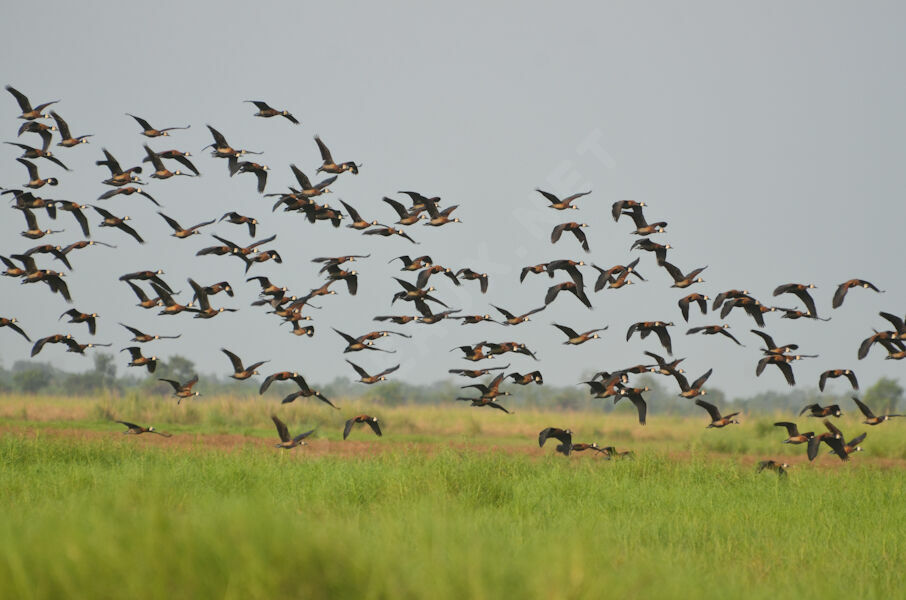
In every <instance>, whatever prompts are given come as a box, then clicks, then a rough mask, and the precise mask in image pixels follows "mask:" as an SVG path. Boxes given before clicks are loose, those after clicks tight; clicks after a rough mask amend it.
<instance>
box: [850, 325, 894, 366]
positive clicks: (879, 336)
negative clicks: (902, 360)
mask: <svg viewBox="0 0 906 600" xmlns="http://www.w3.org/2000/svg"><path fill="white" fill-rule="evenodd" d="M899 338H900V334H898V333H897V332H896V331H878V330H874V334H873V335H870V336H869V337H867V338H865V339H864V340H862V343H861V344H859V353H858V356H859V360H862V359H863V358H865V357H866V356H868V352H869V351H870V350H871V347H872V346H873V345H874V344H875V343H879V342H880V343H883V342H885V341H890V340H898V339H899Z"/></svg>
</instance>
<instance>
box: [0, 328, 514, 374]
mask: <svg viewBox="0 0 906 600" xmlns="http://www.w3.org/2000/svg"><path fill="white" fill-rule="evenodd" d="M18 322H19V321H18V319H15V318H13V319H8V318H6V317H0V327H9V328H10V329H12V330H13V331H15V332H16V333H18V334H19V335H21V336H22V337H24V338H25V339H26V340H28V341H29V342H30V341H31V338H30V337H28V334H27V333H25V332H24V331H22V328H21V327H19V326H18V325H16V323H18ZM501 368H502V367H501Z"/></svg>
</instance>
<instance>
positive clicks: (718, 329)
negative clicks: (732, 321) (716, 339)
mask: <svg viewBox="0 0 906 600" xmlns="http://www.w3.org/2000/svg"><path fill="white" fill-rule="evenodd" d="M729 328H730V326H729V325H726V324H724V325H702V326H700V327H690V328H689V330H688V331H687V332H686V335H694V334H696V333H701V334H703V335H716V334H718V333H719V334H721V335H724V336H726V337H728V338H730V339H731V340H733V341H734V342H736V343H737V344H738V345H740V346H742V345H743V344H742V343H740V341H739V340H737V339H736V338H735V337H734V336H733V334H732V333H730V332H729V331H727V329H729Z"/></svg>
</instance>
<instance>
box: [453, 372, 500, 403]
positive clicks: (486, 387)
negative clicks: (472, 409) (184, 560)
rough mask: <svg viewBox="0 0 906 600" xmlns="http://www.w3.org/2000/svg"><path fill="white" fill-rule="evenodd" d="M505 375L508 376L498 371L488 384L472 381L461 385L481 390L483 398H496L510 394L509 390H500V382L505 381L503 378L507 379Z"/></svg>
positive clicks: (464, 387)
mask: <svg viewBox="0 0 906 600" xmlns="http://www.w3.org/2000/svg"><path fill="white" fill-rule="evenodd" d="M505 377H506V376H505V375H504V374H503V373H502V372H501V373H498V374H497V375H496V376H495V377H494V379H492V380H491V382H490V383H488V384H484V383H471V384H469V385H463V386H460V387H462V389H467V388H475V389H476V390H478V391H479V392H481V396H482V398H491V399H493V398H496V397H497V396H509V395H510V394H509V393H508V392H501V391H500V384H501V383H503V380H504V379H505Z"/></svg>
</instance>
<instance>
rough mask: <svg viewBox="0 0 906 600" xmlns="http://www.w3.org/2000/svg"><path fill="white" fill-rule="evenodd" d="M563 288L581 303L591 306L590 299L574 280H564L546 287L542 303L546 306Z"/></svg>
mask: <svg viewBox="0 0 906 600" xmlns="http://www.w3.org/2000/svg"><path fill="white" fill-rule="evenodd" d="M564 290H566V291H567V292H570V293H571V294H573V295H574V296H575V297H576V298H578V299H579V301H580V302H581V303H582V304H584V305H585V306H587V307H588V308H591V300H589V299H588V296H586V295H585V290H584V289H582V288H580V287H579V286H577V285H576V282H575V281H565V282H563V283H558V284H556V285H552V286H551V287H549V288H547V293H546V294H545V295H544V305H545V306H547V305H548V304H550V303H551V302H553V301H554V300H555V299H556V298H557V295H558V294H559V293H560V292H562V291H564Z"/></svg>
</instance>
